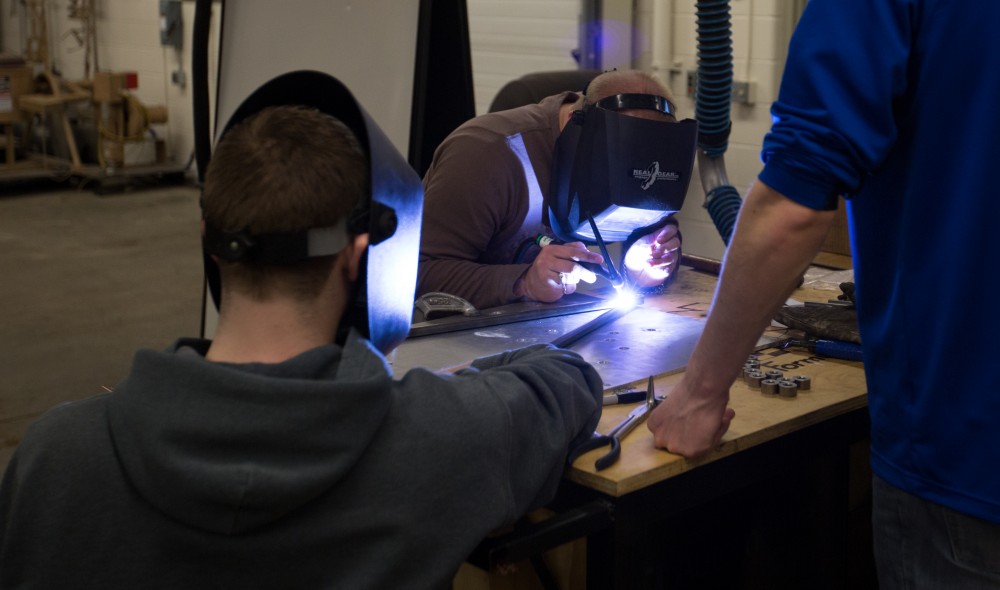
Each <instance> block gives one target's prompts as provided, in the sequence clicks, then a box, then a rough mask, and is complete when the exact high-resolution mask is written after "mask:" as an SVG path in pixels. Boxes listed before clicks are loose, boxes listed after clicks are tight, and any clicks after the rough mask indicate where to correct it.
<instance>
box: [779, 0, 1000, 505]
mask: <svg viewBox="0 0 1000 590" xmlns="http://www.w3.org/2000/svg"><path fill="white" fill-rule="evenodd" d="M998 32H1000V3H996V2H976V3H973V2H960V1H955V0H811V1H810V2H809V4H808V6H807V8H806V10H805V13H804V14H803V17H802V20H801V21H800V23H799V25H798V27H797V29H796V31H795V34H794V36H793V39H792V43H791V47H790V49H789V57H788V61H787V64H786V69H785V73H784V77H783V79H782V84H781V90H780V93H779V97H778V100H777V102H775V104H774V106H773V108H772V118H773V127H772V129H771V132H770V133H769V134H768V135H767V137H766V138H765V140H764V146H763V154H762V156H763V159H764V161H765V167H764V170H763V171H762V172H761V175H760V179H761V180H762V181H763V182H764V183H766V184H767V185H769V186H770V187H772V188H774V189H775V190H777V191H778V192H780V193H782V194H784V195H786V196H787V197H789V198H791V199H793V200H795V201H797V202H799V203H801V204H803V205H806V206H809V207H812V208H814V209H831V208H833V207H834V206H835V205H836V199H837V197H838V195H844V196H846V197H848V199H849V201H848V212H849V217H850V224H851V236H852V249H853V252H854V264H855V282H856V288H857V297H858V316H859V322H860V328H861V338H862V342H863V344H864V349H865V369H866V372H867V377H868V387H869V405H870V410H871V417H872V467H873V470H874V471H875V473H876V474H878V475H879V476H880V477H882V478H884V479H886V480H887V481H889V482H890V483H891V484H893V485H895V486H897V487H899V488H901V489H904V490H906V491H908V492H910V493H913V494H915V495H918V496H921V497H923V498H926V499H928V500H931V501H934V502H937V503H940V504H944V505H946V506H949V507H951V508H953V509H955V510H958V511H961V512H964V513H967V514H971V515H973V516H977V517H980V518H984V519H987V520H990V521H993V522H998V523H1000V471H998V469H997V466H1000V371H997V370H996V369H995V368H994V365H995V357H996V354H995V353H996V350H997V349H996V348H995V341H996V338H997V335H998V333H1000V309H998V307H997V305H996V303H995V302H994V298H995V297H996V294H997V293H1000V274H998V269H1000V237H998V236H1000V233H998V232H997V231H995V229H994V226H995V225H996V224H997V223H998V221H1000V203H998V200H997V198H996V197H995V194H994V193H995V188H994V184H995V182H996V180H995V170H997V169H998V167H1000V159H998V158H997V154H998V153H1000V150H998V148H997V146H996V142H997V140H998V137H1000V43H998V41H997V35H998Z"/></svg>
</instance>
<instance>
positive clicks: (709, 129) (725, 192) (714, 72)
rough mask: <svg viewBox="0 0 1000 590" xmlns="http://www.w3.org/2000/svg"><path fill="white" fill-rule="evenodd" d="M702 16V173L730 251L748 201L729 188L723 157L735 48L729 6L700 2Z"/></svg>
mask: <svg viewBox="0 0 1000 590" xmlns="http://www.w3.org/2000/svg"><path fill="white" fill-rule="evenodd" d="M696 5H697V16H698V84H697V93H696V104H695V118H696V119H697V120H698V130H699V132H698V169H699V173H700V176H701V184H702V188H704V190H705V207H706V208H707V209H708V213H709V215H710V216H711V218H712V222H713V223H714V224H715V228H716V229H717V230H718V231H719V235H720V236H721V237H722V241H723V243H725V244H726V245H727V246H728V245H729V239H730V237H732V234H733V228H734V227H735V225H736V216H737V214H738V213H739V210H740V206H741V205H742V204H743V200H742V199H741V198H740V194H739V192H738V191H737V190H736V189H735V188H734V187H733V186H731V185H730V184H729V179H728V178H727V177H726V167H725V160H724V157H723V155H724V154H725V152H726V148H727V147H728V146H729V131H730V128H731V126H732V123H731V120H730V101H731V100H732V88H733V48H732V45H733V42H732V27H731V23H730V18H729V0H703V1H699V2H696Z"/></svg>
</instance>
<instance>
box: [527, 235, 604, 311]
mask: <svg viewBox="0 0 1000 590" xmlns="http://www.w3.org/2000/svg"><path fill="white" fill-rule="evenodd" d="M577 262H593V263H596V264H601V263H603V262H604V257H602V256H601V255H600V254H598V253H596V252H591V251H590V250H588V249H587V247H586V246H584V245H583V243H582V242H571V243H569V244H549V245H548V246H545V247H544V248H542V250H541V252H539V254H538V257H536V258H535V261H534V262H532V263H531V266H530V267H528V270H526V271H524V274H522V275H521V277H520V278H519V279H518V280H517V282H516V283H514V295H515V296H517V297H523V298H525V299H529V300H531V301H541V302H543V303H552V302H553V301H558V300H559V299H560V298H561V297H562V296H563V295H569V294H570V293H573V292H575V291H576V284H577V283H578V282H580V281H581V280H583V281H586V282H588V283H592V282H594V281H595V280H597V277H596V276H594V273H593V272H591V271H589V270H587V269H585V268H583V267H581V266H580V265H579V264H577Z"/></svg>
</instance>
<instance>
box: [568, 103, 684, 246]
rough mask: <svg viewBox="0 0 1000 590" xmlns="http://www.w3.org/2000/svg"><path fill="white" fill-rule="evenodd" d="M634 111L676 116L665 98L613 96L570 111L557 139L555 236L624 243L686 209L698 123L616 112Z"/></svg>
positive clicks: (590, 242)
mask: <svg viewBox="0 0 1000 590" xmlns="http://www.w3.org/2000/svg"><path fill="white" fill-rule="evenodd" d="M634 109H645V110H653V111H657V112H660V113H663V114H665V115H670V116H674V111H673V105H671V103H670V101H668V100H667V99H666V98H665V97H662V96H657V95H654V94H617V95H613V96H608V97H606V98H603V99H601V100H598V101H597V102H596V103H594V104H588V105H587V106H586V107H584V108H583V109H582V110H579V111H576V112H574V113H573V115H572V117H571V118H570V120H569V122H568V123H567V124H566V126H565V127H564V128H563V130H562V133H561V134H560V135H559V138H558V139H557V140H556V147H555V155H554V157H553V170H552V186H551V191H550V199H549V222H550V223H551V225H552V230H553V232H554V233H555V234H556V236H557V237H558V238H559V239H561V240H563V241H565V242H575V241H581V242H584V243H586V244H594V243H599V242H601V241H602V240H603V241H604V242H609V243H610V242H622V241H625V240H626V239H628V237H629V236H630V235H631V234H632V233H633V232H636V231H639V232H640V233H642V232H643V230H644V229H645V228H649V227H652V226H655V225H656V223H657V222H658V221H659V220H661V219H662V218H663V217H665V216H666V215H669V214H671V213H675V212H677V211H679V210H680V209H681V206H682V205H683V204H684V197H685V195H686V194H687V189H688V184H689V183H690V181H691V174H692V171H693V168H694V158H695V148H696V142H697V138H698V123H697V122H696V121H694V120H693V119H685V120H683V121H677V122H674V121H667V120H663V121H655V120H650V119H644V118H640V117H632V116H628V115H624V114H621V113H620V112H619V111H624V110H634ZM595 226H596V229H595Z"/></svg>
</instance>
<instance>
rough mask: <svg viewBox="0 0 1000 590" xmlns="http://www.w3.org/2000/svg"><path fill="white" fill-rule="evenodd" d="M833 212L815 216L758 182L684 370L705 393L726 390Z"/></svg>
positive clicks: (815, 248) (818, 242)
mask: <svg viewBox="0 0 1000 590" xmlns="http://www.w3.org/2000/svg"><path fill="white" fill-rule="evenodd" d="M833 216H834V213H833V212H832V211H816V210H813V209H809V208H807V207H804V206H802V205H799V204H798V203H795V202H794V201H791V200H789V199H787V198H785V197H784V196H783V195H781V194H780V193H777V192H776V191H774V190H773V189H771V188H770V187H768V186H767V185H765V184H763V183H761V182H757V183H756V184H755V185H754V186H753V188H752V189H751V191H750V193H749V195H748V196H747V198H746V202H745V203H744V205H743V207H742V209H741V211H740V216H739V220H738V222H737V227H736V231H735V233H734V235H733V239H732V242H731V244H730V246H729V250H728V253H727V255H726V259H725V262H724V264H723V270H722V277H721V280H720V282H719V285H718V288H717V289H716V293H715V299H714V301H713V303H712V308H711V312H710V313H709V317H708V322H707V324H706V326H705V332H704V334H703V336H702V338H701V339H700V341H699V343H698V346H697V347H696V349H695V352H694V354H693V355H692V358H691V362H690V363H689V365H688V372H689V374H690V375H689V376H690V377H691V378H693V379H695V380H696V382H697V383H699V384H700V385H701V386H702V387H704V388H705V389H706V390H712V391H720V390H722V389H726V390H728V387H729V385H731V384H732V381H733V379H735V378H736V376H737V375H738V372H739V368H740V367H741V366H742V364H743V360H745V359H746V355H747V354H748V353H749V351H750V350H751V349H752V348H753V346H754V344H755V343H756V341H757V339H758V338H759V337H760V334H761V333H762V332H763V330H764V329H765V328H766V327H767V325H768V323H769V322H770V321H771V318H773V317H774V314H775V312H776V311H777V309H778V308H779V307H780V306H781V304H782V303H783V302H784V301H785V299H786V298H787V296H788V295H789V294H790V293H791V291H792V290H793V289H794V288H795V285H796V283H797V282H798V280H799V278H800V277H801V274H802V271H803V270H804V269H805V268H806V267H807V266H808V264H809V262H810V261H811V260H812V259H813V257H814V256H815V255H816V253H817V252H818V251H819V248H820V246H821V245H822V243H823V239H824V238H825V236H826V234H827V231H828V230H829V227H830V224H831V223H832V222H833Z"/></svg>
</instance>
